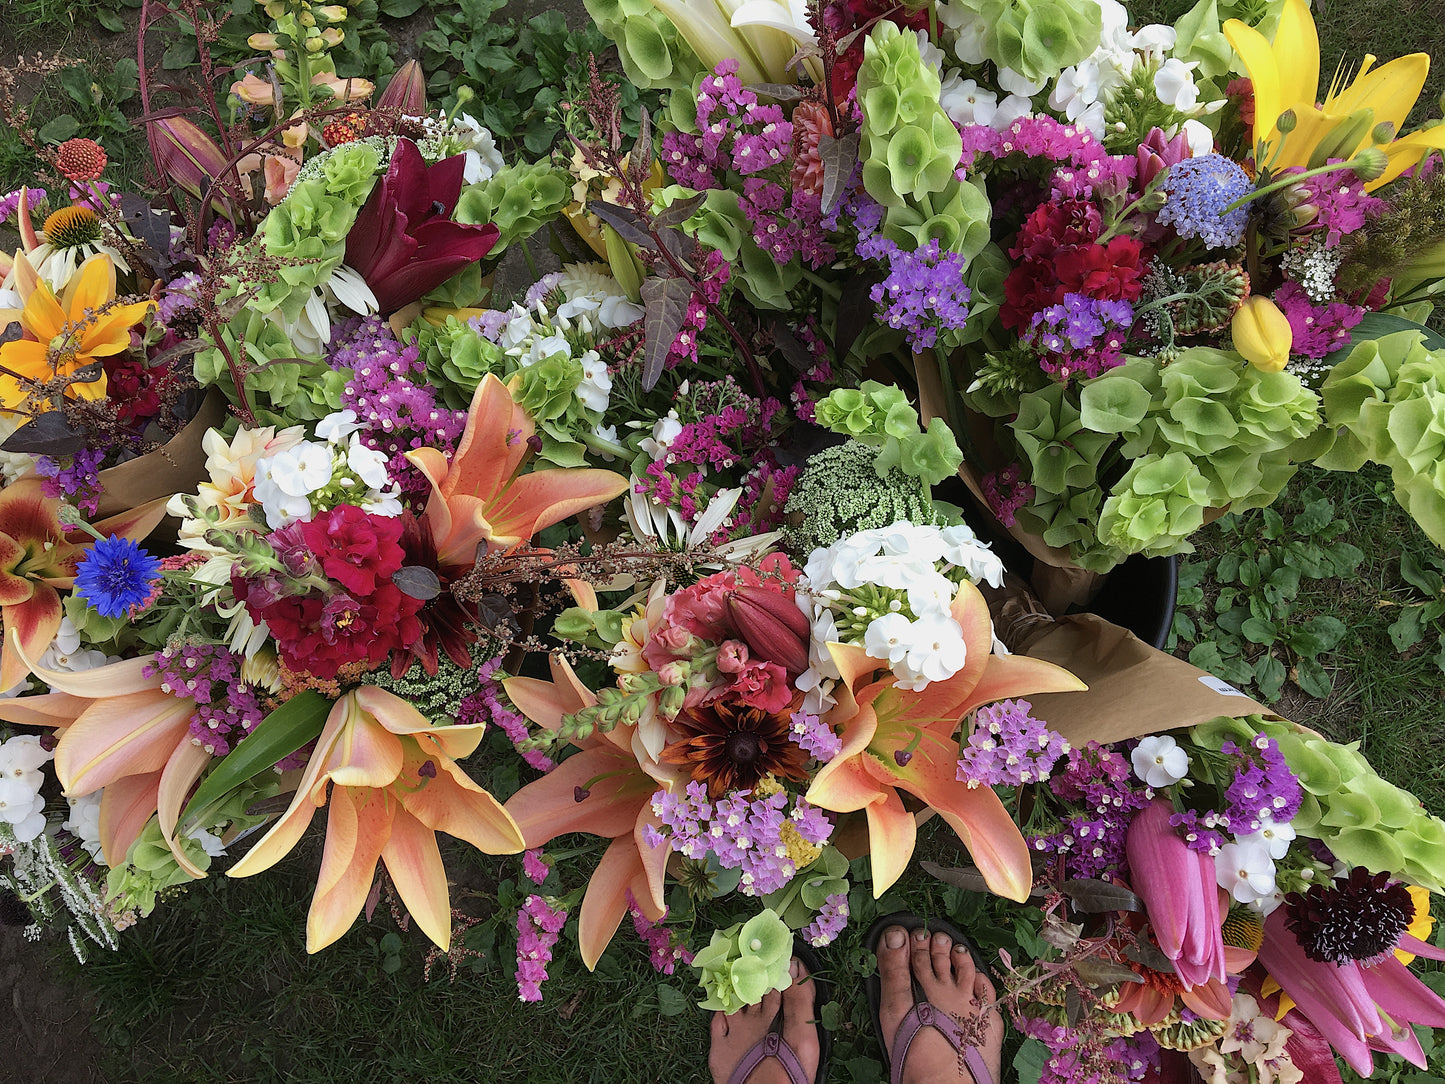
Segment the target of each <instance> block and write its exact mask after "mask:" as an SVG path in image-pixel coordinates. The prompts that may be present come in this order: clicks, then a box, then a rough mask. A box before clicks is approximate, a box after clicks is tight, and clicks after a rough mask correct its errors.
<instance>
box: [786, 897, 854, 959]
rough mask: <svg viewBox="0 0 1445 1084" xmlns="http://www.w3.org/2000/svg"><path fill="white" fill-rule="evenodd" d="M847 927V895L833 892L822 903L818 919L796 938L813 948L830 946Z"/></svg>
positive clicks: (805, 927)
mask: <svg viewBox="0 0 1445 1084" xmlns="http://www.w3.org/2000/svg"><path fill="white" fill-rule="evenodd" d="M847 925H848V893H846V892H835V893H834V894H833V895H831V896H829V897H828V898H827V899H825V900H824V901H823V906H822V907H821V908H819V910H818V917H817V918H815V919H813V921H812V922H810V923H808V924H807V925H806V926H804V927H803V928H802V929H801V930H799V931H798V936H799V937H801V938H802V939H803V940H804V941H806V942H807V943H808V944H810V945H812V946H813V947H814V948H822V947H823V946H824V945H830V944H832V943H833V941H834V939H835V938H837V936H838V935H839V934H840V933H842V932H843V927H845V926H847Z"/></svg>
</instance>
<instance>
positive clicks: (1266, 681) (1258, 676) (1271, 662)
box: [1254, 655, 1288, 703]
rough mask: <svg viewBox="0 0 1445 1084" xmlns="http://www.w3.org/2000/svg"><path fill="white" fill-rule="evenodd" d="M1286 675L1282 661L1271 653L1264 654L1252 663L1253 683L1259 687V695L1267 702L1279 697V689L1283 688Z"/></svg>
mask: <svg viewBox="0 0 1445 1084" xmlns="http://www.w3.org/2000/svg"><path fill="white" fill-rule="evenodd" d="M1287 676H1288V675H1287V674H1286V672H1285V668H1284V663H1282V662H1280V661H1279V660H1278V659H1277V658H1275V657H1274V656H1273V655H1265V656H1264V657H1263V658H1261V659H1259V660H1257V661H1256V662H1255V664H1254V678H1255V684H1256V685H1257V686H1258V688H1259V691H1260V695H1262V696H1263V697H1264V699H1265V701H1266V702H1268V703H1273V702H1274V701H1276V700H1278V699H1279V694H1280V690H1281V689H1283V688H1284V679H1285V678H1286V677H1287Z"/></svg>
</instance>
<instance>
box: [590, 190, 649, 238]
mask: <svg viewBox="0 0 1445 1084" xmlns="http://www.w3.org/2000/svg"><path fill="white" fill-rule="evenodd" d="M587 212H588V213H589V214H594V215H596V216H597V217H598V218H600V219H601V220H602V221H603V222H605V223H607V224H608V225H609V226H611V227H612V228H613V229H614V230H616V231H617V235H618V236H619V237H621V238H622V239H623V240H624V241H631V242H632V243H633V244H634V245H639V246H641V247H642V248H647V249H653V250H656V248H657V241H656V240H655V239H654V238H653V236H652V233H651V231H650V230H649V228H648V225H649V224H648V221H647V219H645V218H643V217H642V216H641V215H640V214H638V213H637V212H636V211H634V210H632V209H631V208H628V207H620V206H618V205H617V204H615V203H607V202H606V201H604V200H596V201H593V202H591V203H588V204H587Z"/></svg>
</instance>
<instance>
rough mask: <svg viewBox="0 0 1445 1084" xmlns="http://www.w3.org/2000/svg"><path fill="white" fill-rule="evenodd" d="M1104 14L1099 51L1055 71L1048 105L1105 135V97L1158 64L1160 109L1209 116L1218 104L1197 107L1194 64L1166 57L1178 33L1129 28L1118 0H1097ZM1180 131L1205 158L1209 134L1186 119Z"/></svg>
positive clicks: (1211, 141)
mask: <svg viewBox="0 0 1445 1084" xmlns="http://www.w3.org/2000/svg"><path fill="white" fill-rule="evenodd" d="M1099 7H1100V9H1101V10H1102V13H1103V30H1102V33H1101V34H1100V37H1099V48H1098V49H1096V50H1095V51H1094V54H1093V55H1092V56H1090V57H1088V58H1087V59H1085V60H1083V61H1081V62H1080V63H1078V64H1076V65H1074V66H1073V67H1070V68H1065V69H1064V70H1063V71H1062V72H1060V73H1059V78H1058V80H1057V82H1056V83H1055V84H1054V89H1053V90H1052V91H1050V92H1049V106H1050V108H1052V109H1057V110H1059V111H1060V112H1062V113H1063V114H1064V116H1065V117H1066V118H1067V119H1068V120H1070V121H1072V122H1073V123H1075V124H1079V125H1081V126H1083V127H1085V128H1087V129H1089V131H1091V132H1092V133H1093V134H1094V135H1095V136H1097V137H1099V138H1100V139H1102V138H1103V136H1104V107H1105V106H1106V105H1107V104H1108V101H1109V98H1110V95H1112V94H1113V92H1114V91H1116V90H1118V89H1119V88H1120V87H1122V86H1123V85H1124V84H1125V83H1127V82H1128V81H1129V79H1130V77H1131V76H1132V75H1133V74H1134V70H1135V69H1136V68H1138V67H1139V66H1140V65H1141V64H1154V65H1157V70H1156V71H1155V72H1154V79H1153V83H1154V94H1155V96H1156V97H1157V98H1158V99H1159V100H1160V101H1161V102H1163V103H1164V104H1165V105H1169V106H1173V107H1174V108H1175V109H1177V110H1179V111H1180V112H1181V113H1196V114H1197V113H1202V112H1211V111H1213V110H1214V109H1217V108H1219V107H1220V106H1221V105H1223V102H1222V101H1221V102H1218V103H1210V104H1209V105H1206V106H1204V107H1203V108H1201V107H1200V105H1199V88H1198V87H1197V86H1195V84H1194V69H1195V68H1196V67H1198V64H1197V63H1195V62H1190V63H1187V64H1186V63H1185V62H1184V61H1182V60H1179V59H1177V58H1175V57H1169V56H1167V54H1168V53H1169V52H1170V51H1171V50H1172V49H1173V48H1174V44H1175V41H1176V38H1177V35H1176V33H1175V31H1174V28H1173V27H1172V26H1163V25H1161V24H1158V23H1153V24H1151V25H1149V26H1144V27H1140V28H1139V29H1138V30H1135V31H1130V30H1129V13H1128V12H1127V11H1126V10H1125V9H1124V5H1122V4H1120V3H1119V2H1118V0H1099ZM1184 130H1185V132H1186V133H1187V135H1188V138H1189V146H1190V149H1191V151H1192V153H1194V154H1196V155H1198V154H1208V153H1209V152H1210V151H1212V150H1213V149H1214V136H1213V134H1212V133H1211V132H1210V131H1209V129H1208V128H1207V127H1205V126H1204V125H1203V124H1202V123H1200V122H1199V121H1198V120H1188V121H1186V122H1185V124H1184Z"/></svg>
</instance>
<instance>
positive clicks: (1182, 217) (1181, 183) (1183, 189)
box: [1159, 154, 1254, 248]
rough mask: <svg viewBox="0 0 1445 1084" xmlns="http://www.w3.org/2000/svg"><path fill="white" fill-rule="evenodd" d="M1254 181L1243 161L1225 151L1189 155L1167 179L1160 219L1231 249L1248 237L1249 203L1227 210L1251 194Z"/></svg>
mask: <svg viewBox="0 0 1445 1084" xmlns="http://www.w3.org/2000/svg"><path fill="white" fill-rule="evenodd" d="M1253 187H1254V182H1253V181H1251V180H1250V179H1249V174H1247V173H1245V172H1244V170H1243V169H1241V168H1240V167H1239V164H1238V163H1237V162H1235V161H1233V160H1232V159H1229V158H1226V157H1225V156H1224V155H1222V154H1203V155H1200V156H1199V157H1198V158H1186V159H1184V161H1182V162H1177V163H1175V164H1174V165H1172V166H1170V167H1169V172H1168V174H1167V175H1166V176H1165V178H1164V194H1165V198H1164V207H1163V208H1162V209H1161V210H1160V212H1159V221H1160V222H1161V223H1162V224H1164V225H1165V226H1173V227H1174V229H1175V230H1176V231H1177V232H1178V234H1179V236H1180V237H1197V238H1199V239H1200V240H1201V241H1203V242H1204V243H1205V244H1206V245H1208V246H1209V247H1210V248H1229V247H1230V246H1232V245H1237V244H1239V242H1240V241H1242V240H1244V227H1245V225H1246V223H1247V222H1248V219H1249V209H1248V206H1247V205H1246V206H1244V207H1236V208H1235V209H1234V210H1232V211H1229V212H1225V210H1224V209H1225V208H1226V207H1228V206H1229V205H1230V204H1231V203H1233V202H1234V201H1235V200H1237V199H1239V198H1240V197H1241V196H1244V195H1246V194H1248V193H1249V191H1250V190H1251V189H1252V188H1253Z"/></svg>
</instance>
